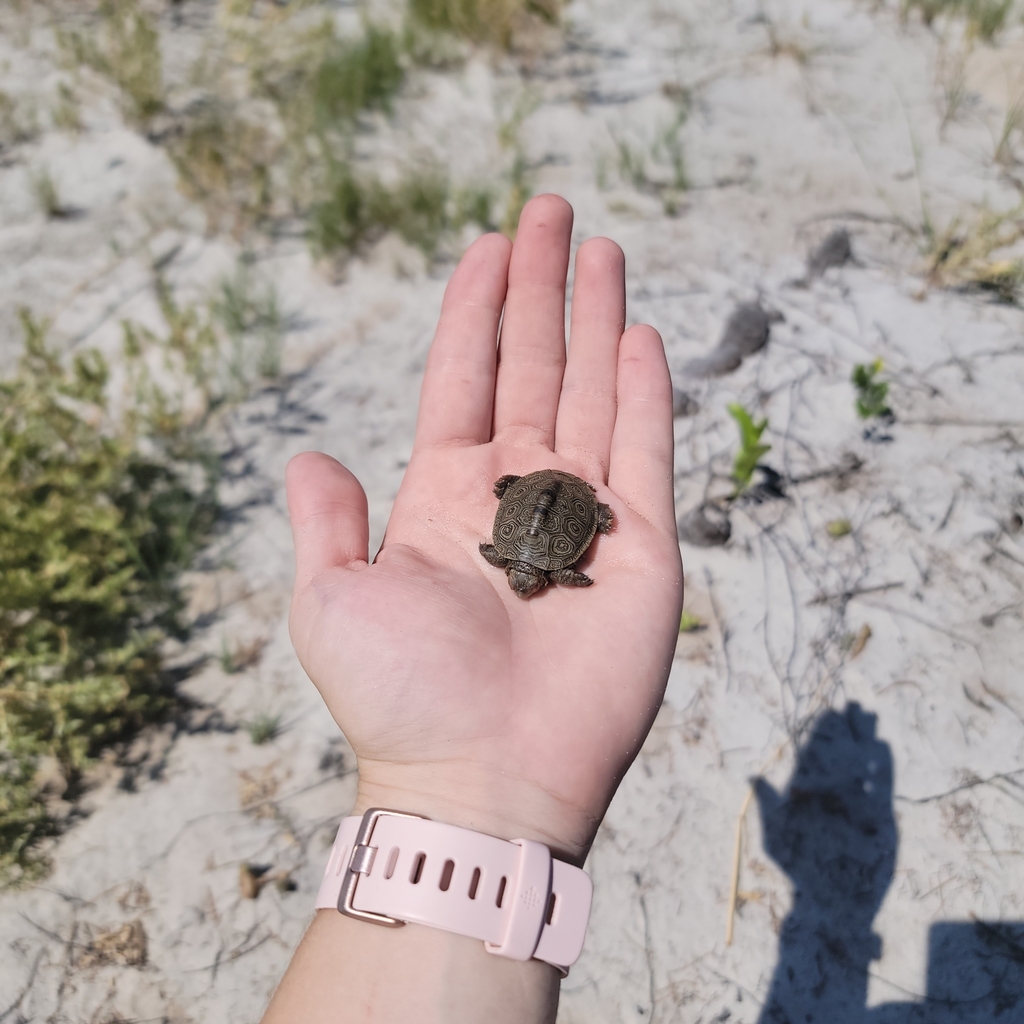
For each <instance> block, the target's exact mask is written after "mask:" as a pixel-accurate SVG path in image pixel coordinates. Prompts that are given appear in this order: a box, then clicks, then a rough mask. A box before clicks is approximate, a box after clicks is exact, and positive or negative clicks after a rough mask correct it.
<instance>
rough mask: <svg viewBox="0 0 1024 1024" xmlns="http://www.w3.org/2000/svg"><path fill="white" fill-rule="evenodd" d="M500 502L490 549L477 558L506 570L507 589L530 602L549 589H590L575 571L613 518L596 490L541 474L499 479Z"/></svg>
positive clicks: (567, 476) (567, 477)
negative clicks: (556, 586) (552, 585)
mask: <svg viewBox="0 0 1024 1024" xmlns="http://www.w3.org/2000/svg"><path fill="white" fill-rule="evenodd" d="M494 493H495V495H497V497H499V498H500V499H501V501H500V502H499V503H498V512H497V514H496V515H495V517H494V543H493V544H481V545H480V554H481V555H483V556H484V558H486V559H487V561H488V562H490V563H491V565H493V566H495V567H497V568H498V569H504V570H505V573H506V575H507V576H508V585H509V586H510V587H511V588H512V589H513V590H514V591H515V592H516V593H517V594H518V595H519V596H520V597H529V596H530V595H531V594H535V593H536V592H537V591H538V590H540V589H541V587H546V586H547V585H548V584H549V583H563V584H565V585H566V586H568V587H589V586H590V584H591V583H593V582H594V581H593V580H592V579H591V578H590V577H589V576H585V575H584V574H583V573H581V572H577V571H576V570H575V569H574V568H573V566H575V565H576V563H577V562H578V561H579V560H580V559H581V558H582V557H583V555H584V553H585V552H586V550H587V548H588V547H589V546H590V542H591V541H592V540H593V539H594V534H595V533H607V532H608V531H609V530H610V529H611V528H612V526H613V524H614V522H615V518H614V516H613V515H612V510H611V509H610V508H609V507H608V506H607V505H604V504H602V503H601V502H599V501H598V500H597V498H596V496H595V491H594V488H593V487H591V486H590V484H588V483H587V482H586V480H581V479H580V478H579V477H578V476H573V475H572V474H571V473H562V472H559V471H558V470H557V469H542V470H539V471H538V472H536V473H528V474H527V475H526V476H514V475H513V474H511V473H510V474H508V475H507V476H503V477H502V478H501V479H500V480H498V481H497V482H496V483H495V484H494Z"/></svg>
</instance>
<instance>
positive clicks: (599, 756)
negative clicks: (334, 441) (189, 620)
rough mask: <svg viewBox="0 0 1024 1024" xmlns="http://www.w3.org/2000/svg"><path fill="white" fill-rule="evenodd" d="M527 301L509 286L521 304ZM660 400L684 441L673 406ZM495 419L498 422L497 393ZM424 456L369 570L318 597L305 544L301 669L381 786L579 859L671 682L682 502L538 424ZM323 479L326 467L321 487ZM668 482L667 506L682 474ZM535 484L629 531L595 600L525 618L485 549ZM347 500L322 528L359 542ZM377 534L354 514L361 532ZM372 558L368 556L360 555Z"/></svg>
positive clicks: (572, 600)
mask: <svg viewBox="0 0 1024 1024" xmlns="http://www.w3.org/2000/svg"><path fill="white" fill-rule="evenodd" d="M549 202H550V200H549ZM528 209H529V208H528ZM526 220H527V217H526V215H525V214H524V221H526ZM526 230H528V228H527V229H526ZM523 231H524V229H523V228H521V234H520V237H522V234H523ZM529 241H530V239H529V236H527V238H526V239H524V243H525V244H529ZM566 243H567V239H566ZM519 244H520V243H518V242H517V245H519ZM566 248H567V244H566ZM513 259H514V257H513ZM457 274H458V272H457ZM511 276H512V275H511V273H510V277H511ZM579 277H580V271H579V270H578V271H577V280H578V281H579ZM563 281H564V271H563ZM453 287H454V285H453ZM578 289H579V285H578V286H577V290H578ZM511 290H512V285H511V283H510V285H509V302H510V303H511V302H512V297H511ZM508 315H509V314H508V313H506V317H508ZM444 322H445V314H442V327H443V326H444ZM442 327H439V331H438V334H439V337H440V336H441V334H442ZM651 333H653V332H651ZM574 337H575V335H574ZM503 343H504V342H503ZM438 344H439V342H438V341H435V347H437V346H438ZM476 344H477V345H478V346H481V347H482V345H487V344H491V345H493V339H492V340H491V341H490V342H488V341H487V338H486V335H485V336H484V337H483V338H482V339H478V340H477V341H476ZM659 348H660V345H659ZM431 372H432V371H431V369H430V368H429V367H428V382H427V383H425V385H424V398H423V403H424V404H423V406H422V407H421V431H420V433H422V430H423V420H424V416H425V415H428V414H429V412H430V410H429V408H428V405H429V399H430V396H429V387H430V384H429V378H430V375H431ZM498 372H499V373H500V370H499V371H498ZM658 383H660V384H661V385H662V387H661V392H662V399H663V404H665V403H666V402H667V408H668V412H667V418H668V430H669V441H670V438H671V394H670V390H668V389H666V388H665V387H664V386H663V385H664V383H665V382H664V381H660V382H658ZM620 390H621V389H620ZM666 395H667V398H666ZM497 405H498V410H499V412H500V406H501V402H500V383H499V394H498V400H497ZM499 412H496V413H495V420H496V421H497V420H498V419H499ZM651 412H652V414H654V412H655V410H651ZM657 412H660V413H661V414H662V416H664V413H665V410H664V409H659V410H657ZM428 426H429V424H428ZM663 427H664V424H663V423H662V428H663ZM488 432H490V427H489V425H488ZM609 432H610V431H609ZM662 432H663V433H664V431H663V430H662ZM421 440H422V438H421V437H420V436H419V434H418V438H417V448H416V450H415V452H414V455H413V458H412V461H411V462H410V465H409V468H408V470H407V473H406V477H405V480H404V481H403V484H402V488H401V490H400V492H399V495H398V498H397V500H396V502H395V507H394V510H393V512H392V516H391V520H390V522H389V524H388V529H387V536H386V540H385V543H384V545H383V547H382V549H381V551H380V553H379V555H378V557H377V559H376V560H375V561H374V563H373V564H372V565H370V564H367V562H366V561H365V558H366V555H365V554H361V555H358V556H357V557H355V558H347V557H342V558H338V557H334V558H330V557H328V558H324V557H322V553H321V557H320V558H319V559H313V560H312V564H310V566H309V570H310V571H309V572H308V573H307V574H306V575H307V576H308V580H307V581H306V583H305V585H303V581H302V576H303V561H304V559H303V550H302V540H301V535H300V533H299V528H298V527H297V547H298V549H299V568H300V571H299V576H300V580H299V582H298V584H297V588H296V598H295V602H294V605H293V613H292V632H293V637H294V640H295V643H296V648H297V650H298V653H299V656H300V659H301V660H302V662H303V665H304V666H305V668H306V670H307V672H308V673H309V675H310V677H311V678H312V679H313V680H314V681H315V682H316V684H317V686H318V687H319V689H320V691H321V693H322V695H323V697H324V700H325V701H326V703H327V705H328V707H329V708H330V710H331V712H332V714H333V715H334V717H335V719H336V720H337V721H338V723H339V725H340V726H341V727H342V729H343V730H344V732H345V734H346V736H347V737H348V739H349V741H350V743H351V744H352V746H353V748H354V749H355V751H356V753H357V756H358V758H359V762H360V772H361V776H362V778H363V784H364V785H370V784H372V783H374V782H378V783H380V784H382V785H385V786H387V787H389V788H391V789H395V790H405V791H407V792H408V793H410V794H412V793H414V792H416V791H419V793H420V795H421V796H422V795H423V794H422V791H423V790H425V789H437V788H439V789H443V790H445V791H446V792H445V794H444V797H445V798H446V799H452V800H455V801H458V802H460V803H461V804H462V805H464V806H469V807H476V808H480V809H483V808H484V806H485V805H487V804H493V803H494V802H496V801H497V802H501V803H503V804H507V805H508V808H507V810H508V817H509V819H510V824H509V828H510V829H511V830H512V831H518V832H519V833H524V832H525V827H526V826H529V827H532V828H533V829H534V831H535V832H536V833H538V834H540V835H541V836H542V837H543V838H545V839H548V840H549V841H551V842H553V843H554V844H556V845H560V846H562V847H563V848H565V849H567V850H568V851H569V852H570V853H571V854H577V855H580V854H582V852H583V851H584V850H585V848H586V846H587V844H588V843H589V841H590V839H592V835H593V830H594V829H595V828H596V823H597V822H598V821H599V820H600V818H601V816H602V814H603V811H604V809H605V807H606V805H607V802H608V800H609V799H610V797H611V794H612V793H613V792H614V788H615V785H616V784H617V782H618V780H619V778H620V777H621V774H622V772H624V771H625V768H626V767H628V765H629V763H630V762H631V760H632V758H633V756H634V755H635V753H636V751H637V749H638V747H639V744H640V743H641V742H642V740H643V737H644V736H645V735H646V732H647V730H648V728H649V727H650V723H651V721H652V720H653V716H654V713H655V712H656V710H657V707H658V705H659V703H660V700H661V694H662V690H663V687H664V683H665V680H666V678H667V673H668V667H669V664H670V662H671V656H672V644H673V640H674V636H675V633H676V628H677V623H678V608H679V603H680V599H681V588H680V583H681V579H680V572H679V557H678V546H677V544H676V541H675V535H674V522H672V521H671V497H670V493H669V502H668V515H669V522H668V523H667V524H666V522H665V511H666V509H665V505H666V503H665V501H664V495H659V496H657V497H656V500H655V501H654V502H651V501H650V500H649V497H650V496H649V495H645V494H643V493H642V492H641V493H640V494H639V495H638V494H637V493H636V487H635V486H634V485H633V479H632V477H631V475H630V474H629V473H628V472H627V473H625V474H624V475H623V478H622V482H623V487H622V490H623V491H624V492H625V493H617V492H616V490H615V486H614V485H615V484H616V482H617V481H616V478H615V475H614V473H613V474H611V475H610V476H608V473H607V470H606V469H605V468H604V467H603V466H602V459H601V458H600V456H599V455H598V457H594V456H593V455H592V453H588V452H586V451H585V450H583V449H582V447H581V446H573V447H572V448H571V449H570V450H569V451H567V452H563V451H558V447H559V446H558V445H557V444H555V445H552V444H550V443H548V441H547V440H546V439H545V438H544V436H543V434H541V433H533V432H531V429H530V428H529V427H528V426H524V425H523V424H521V423H520V424H510V425H509V426H508V427H506V428H505V429H504V430H500V431H498V432H497V433H496V435H495V436H494V437H493V438H492V439H489V440H484V439H483V438H482V437H480V438H478V439H477V440H480V441H482V443H472V442H473V439H472V438H465V439H463V438H459V439H457V440H455V441H454V443H444V442H445V440H446V439H440V440H441V443H434V444H431V443H427V444H422V443H421ZM613 447H614V446H613ZM552 448H554V449H555V450H552ZM307 458H309V457H307ZM314 458H315V457H314ZM604 461H605V462H607V454H606V455H605V460H604ZM325 462H326V460H325V459H323V457H319V459H318V466H319V473H320V475H322V472H323V463H325ZM334 465H335V466H336V464H334ZM668 466H669V472H668V485H669V492H670V489H671V456H670V454H669V463H668ZM307 467H308V469H309V470H312V469H313V466H312V464H311V463H307ZM536 469H563V470H565V471H567V472H571V473H575V474H576V475H579V476H582V477H584V478H585V479H588V480H589V481H590V482H592V483H594V484H595V486H596V487H597V490H598V499H599V500H600V501H604V502H606V503H608V504H610V505H611V507H612V509H613V511H614V513H615V518H616V525H615V529H614V530H613V532H612V533H610V534H608V535H605V536H598V537H597V538H595V540H594V542H593V543H592V544H591V546H590V549H589V550H588V552H587V555H586V556H585V558H584V560H583V562H582V564H581V567H582V568H583V569H584V570H585V571H588V572H589V574H591V575H592V576H593V577H594V579H595V581H596V583H595V586H593V587H589V588H586V589H583V590H577V589H574V588H566V587H559V586H549V587H547V588H546V589H545V590H543V591H541V592H540V593H539V594H537V595H535V596H534V597H532V598H530V599H528V600H523V599H521V598H519V597H517V596H516V595H515V594H514V593H513V592H512V590H511V589H510V588H509V586H508V584H507V581H506V578H505V575H504V573H502V572H501V571H500V570H498V569H495V568H493V567H492V566H490V565H488V564H487V563H486V562H485V561H484V559H483V558H482V557H481V555H480V554H479V552H478V545H479V543H480V542H481V541H487V540H489V539H490V533H491V527H492V523H493V521H494V514H495V511H496V508H497V499H496V498H495V497H494V496H493V493H492V486H493V483H494V481H495V480H496V479H497V478H498V477H499V476H501V475H503V474H505V473H509V472H512V473H519V474H522V473H527V472H531V471H533V470H536ZM339 471H340V473H341V474H346V471H344V470H342V469H341V467H337V469H336V470H334V472H339ZM294 475H295V476H297V475H298V474H294ZM312 475H313V474H312V472H311V473H310V476H312ZM663 475H664V474H663ZM606 476H608V480H609V482H608V483H606V482H605V478H606ZM304 481H305V477H304V476H303V479H302V480H300V481H296V480H294V479H293V480H290V498H291V499H292V501H293V519H296V518H297V519H300V520H301V519H302V518H303V511H302V508H303V506H304V504H305V501H306V499H304V498H303V496H302V494H301V493H300V492H301V491H302V489H303V488H305V489H306V491H307V492H310V491H311V490H312V488H313V487H314V486H315V485H314V484H312V483H305V482H304ZM609 483H610V484H611V485H612V486H609ZM337 484H338V486H337V490H336V492H335V494H334V497H333V499H332V498H330V497H328V499H327V501H326V505H327V506H332V508H331V511H329V512H327V513H324V512H323V506H324V504H325V502H324V501H323V499H322V497H321V500H320V506H321V509H320V512H318V513H316V514H317V515H323V516H324V519H323V522H324V523H325V524H327V523H330V522H331V518H330V517H331V515H333V516H335V517H338V516H340V517H341V518H340V520H339V522H340V524H341V527H340V528H341V529H342V530H343V529H344V517H345V516H346V515H347V514H348V513H349V512H350V511H351V507H350V506H351V503H352V502H355V504H356V505H358V503H359V500H360V499H361V491H359V492H358V495H355V494H354V492H353V490H352V485H353V484H354V478H350V477H349V478H348V479H339V480H338V481H337ZM321 486H322V481H321ZM355 486H356V487H358V485H355ZM361 500H362V501H365V499H361ZM309 502H310V505H311V507H312V504H313V503H314V499H312V498H310V499H309ZM294 506H299V511H298V514H297V515H296V510H295V508H294ZM339 509H340V510H341V511H340V512H339ZM652 509H654V510H656V511H657V512H658V513H660V514H652ZM360 517H362V518H365V512H363V511H362V509H361V508H357V509H355V512H354V513H353V518H360ZM314 530H315V528H314ZM358 543H362V546H363V550H364V551H365V541H364V540H362V537H360V538H359V539H358V542H357V544H356V546H358ZM332 562H333V563H334V564H331V563H332ZM588 566H590V567H591V568H589V569H588V568H587V567H588ZM410 798H412V797H410ZM490 816H491V814H490V813H489V814H488V815H487V817H490ZM513 822H514V824H513ZM517 825H521V826H523V827H520V828H518V830H517V827H516V826H517Z"/></svg>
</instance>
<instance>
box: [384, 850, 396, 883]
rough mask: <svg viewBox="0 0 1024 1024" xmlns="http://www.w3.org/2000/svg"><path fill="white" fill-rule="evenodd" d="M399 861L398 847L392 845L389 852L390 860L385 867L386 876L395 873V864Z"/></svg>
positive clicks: (388, 876)
mask: <svg viewBox="0 0 1024 1024" xmlns="http://www.w3.org/2000/svg"><path fill="white" fill-rule="evenodd" d="M397 863H398V847H397V846H392V847H391V852H390V853H389V854H388V862H387V864H386V865H385V867H384V877H385V878H390V877H391V876H392V875H393V874H394V873H395V865H396V864H397Z"/></svg>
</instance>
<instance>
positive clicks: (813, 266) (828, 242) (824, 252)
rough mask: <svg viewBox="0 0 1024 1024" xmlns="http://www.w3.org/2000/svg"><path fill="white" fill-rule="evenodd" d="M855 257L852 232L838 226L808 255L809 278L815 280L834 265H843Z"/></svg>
mask: <svg viewBox="0 0 1024 1024" xmlns="http://www.w3.org/2000/svg"><path fill="white" fill-rule="evenodd" d="M852 257H853V247H852V246H851V245H850V232H849V231H847V230H846V228H836V229H835V231H832V232H830V233H829V234H828V235H827V236H826V238H825V239H824V241H822V242H821V243H820V244H819V245H818V247H817V248H815V249H813V250H812V251H811V254H810V256H808V257H807V279H808V280H809V281H813V280H814V279H815V278H816V277H821V275H822V274H824V273H825V271H826V270H829V269H831V268H832V267H841V266H842V265H843V264H844V263H848V262H849V261H850V259H851V258H852Z"/></svg>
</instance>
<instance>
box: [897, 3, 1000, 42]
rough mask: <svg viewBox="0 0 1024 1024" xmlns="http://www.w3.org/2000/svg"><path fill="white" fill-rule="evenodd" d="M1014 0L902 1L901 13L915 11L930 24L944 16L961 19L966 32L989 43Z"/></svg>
mask: <svg viewBox="0 0 1024 1024" xmlns="http://www.w3.org/2000/svg"><path fill="white" fill-rule="evenodd" d="M1013 4H1014V0H903V16H904V17H906V16H907V15H908V14H910V12H911V11H917V12H918V13H919V14H920V16H921V20H922V21H923V22H924V23H925V24H926V25H930V24H931V23H932V22H933V21H934V20H935V19H936V18H938V17H940V16H942V15H946V16H949V17H955V18H963V19H964V20H965V21H966V22H967V27H968V31H969V33H970V35H972V36H976V37H978V38H980V39H984V40H985V41H986V42H991V41H992V40H993V39H994V38H995V37H996V36H997V35H998V34H999V33H1000V32H1001V31H1002V29H1003V28H1005V27H1006V21H1007V19H1008V17H1009V15H1010V11H1011V10H1012V9H1013Z"/></svg>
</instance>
